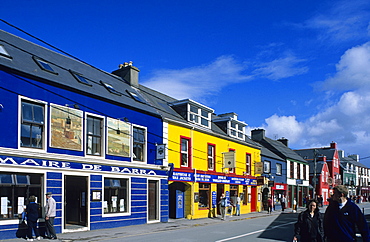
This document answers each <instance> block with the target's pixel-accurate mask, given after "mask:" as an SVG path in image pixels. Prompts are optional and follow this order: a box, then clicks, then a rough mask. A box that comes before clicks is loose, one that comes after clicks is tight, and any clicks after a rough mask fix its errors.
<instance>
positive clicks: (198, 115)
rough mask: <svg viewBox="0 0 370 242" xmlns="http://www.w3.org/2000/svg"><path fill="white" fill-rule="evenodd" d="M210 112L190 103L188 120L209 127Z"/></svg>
mask: <svg viewBox="0 0 370 242" xmlns="http://www.w3.org/2000/svg"><path fill="white" fill-rule="evenodd" d="M210 116H211V115H210V112H209V111H208V110H205V109H202V108H199V107H197V106H194V105H190V112H189V121H191V122H194V123H197V124H200V125H203V126H206V127H210V122H211V118H210Z"/></svg>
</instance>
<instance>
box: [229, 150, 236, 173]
mask: <svg viewBox="0 0 370 242" xmlns="http://www.w3.org/2000/svg"><path fill="white" fill-rule="evenodd" d="M229 152H234V153H235V168H229V173H230V174H236V166H237V165H236V163H237V161H236V160H237V159H236V150H235V149H233V148H229Z"/></svg>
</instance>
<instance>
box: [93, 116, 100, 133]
mask: <svg viewBox="0 0 370 242" xmlns="http://www.w3.org/2000/svg"><path fill="white" fill-rule="evenodd" d="M94 135H97V136H100V135H101V119H95V120H94Z"/></svg>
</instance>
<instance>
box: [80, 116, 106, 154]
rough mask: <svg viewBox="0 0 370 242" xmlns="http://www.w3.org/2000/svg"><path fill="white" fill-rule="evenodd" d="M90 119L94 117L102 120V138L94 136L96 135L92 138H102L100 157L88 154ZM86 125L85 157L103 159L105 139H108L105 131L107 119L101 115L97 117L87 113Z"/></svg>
mask: <svg viewBox="0 0 370 242" xmlns="http://www.w3.org/2000/svg"><path fill="white" fill-rule="evenodd" d="M89 117H92V118H94V119H100V136H97V135H94V134H93V135H92V137H100V154H99V155H94V154H88V142H89V134H88V129H89V126H88V121H89ZM84 125H85V127H84V130H85V135H84V141H85V142H84V151H85V155H86V156H89V157H103V156H104V155H105V149H104V147H105V139H106V135H105V129H104V125H105V117H104V116H100V115H96V114H92V113H85V124H84Z"/></svg>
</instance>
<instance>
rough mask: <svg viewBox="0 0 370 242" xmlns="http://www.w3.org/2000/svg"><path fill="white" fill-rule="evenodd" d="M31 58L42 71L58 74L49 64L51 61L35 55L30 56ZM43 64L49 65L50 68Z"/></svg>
mask: <svg viewBox="0 0 370 242" xmlns="http://www.w3.org/2000/svg"><path fill="white" fill-rule="evenodd" d="M32 58H33V60H34V61H35V62H36V64H37V65H38V66H39V67H40V69H41V70H43V71H46V72H49V73H52V74H54V75H59V74H58V72H56V71H55V70H54V69H53V67H52V66H51V63H50V62H48V61H46V60H44V59H42V58H39V57H37V56H32ZM43 64H45V65H46V66H47V67H49V68H50V69H48V68H46V67H45V65H43Z"/></svg>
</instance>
